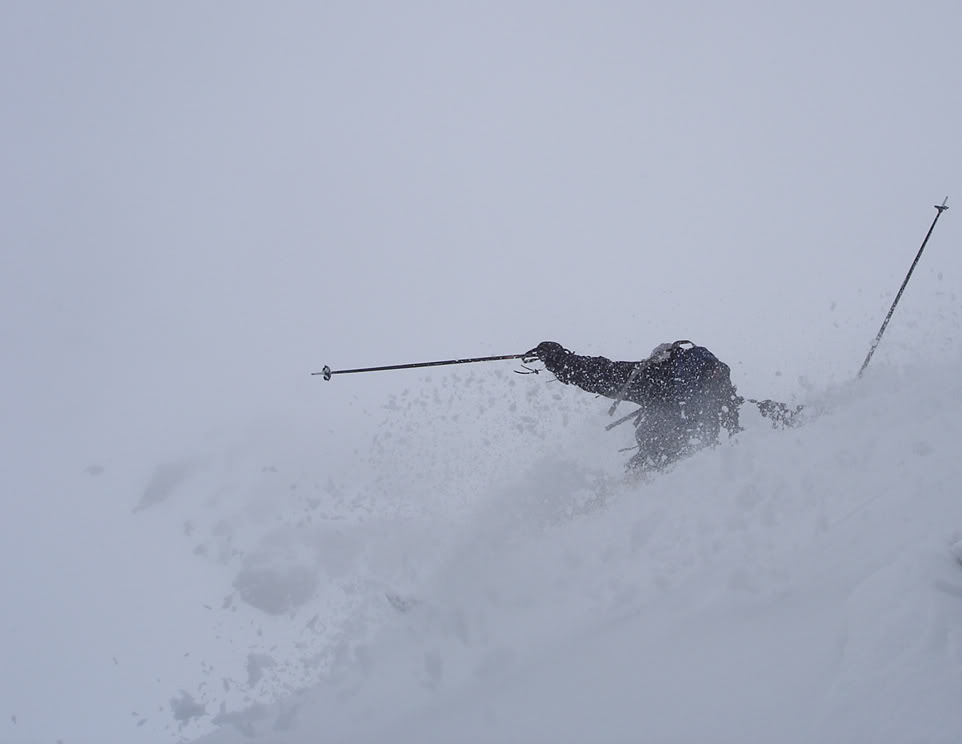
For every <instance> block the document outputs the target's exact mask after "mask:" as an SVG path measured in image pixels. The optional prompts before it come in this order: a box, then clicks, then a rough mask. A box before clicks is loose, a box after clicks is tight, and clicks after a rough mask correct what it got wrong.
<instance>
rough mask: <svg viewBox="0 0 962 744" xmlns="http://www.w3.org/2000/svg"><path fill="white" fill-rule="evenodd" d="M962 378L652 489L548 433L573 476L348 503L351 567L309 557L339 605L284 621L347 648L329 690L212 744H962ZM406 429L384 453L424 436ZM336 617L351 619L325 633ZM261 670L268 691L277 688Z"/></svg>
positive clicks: (344, 551) (946, 377)
mask: <svg viewBox="0 0 962 744" xmlns="http://www.w3.org/2000/svg"><path fill="white" fill-rule="evenodd" d="M958 372H959V367H958V365H947V366H943V367H940V368H937V369H935V370H922V369H917V368H916V369H908V370H903V371H898V370H894V369H883V370H877V371H876V372H875V373H873V374H871V375H870V376H869V377H868V378H867V379H865V380H863V381H862V382H860V383H858V384H856V383H852V384H850V385H847V386H843V387H842V388H840V389H836V390H834V391H831V392H829V393H826V394H824V395H822V396H821V397H820V398H819V399H816V400H814V401H812V403H813V406H812V407H813V408H814V409H816V410H817V413H816V414H815V415H811V416H810V420H809V421H808V422H807V423H806V424H805V426H803V427H801V428H798V429H794V430H788V431H775V430H772V429H770V428H768V427H767V426H766V425H765V422H763V421H761V420H760V419H757V417H750V416H749V417H746V418H747V419H749V421H748V422H747V423H750V424H751V426H750V427H749V428H747V429H746V431H745V432H743V433H742V434H741V435H740V436H739V438H738V441H737V442H734V443H731V444H728V445H725V446H721V447H718V448H716V449H714V450H712V451H706V452H702V453H700V454H699V455H697V456H696V457H694V458H692V459H691V460H689V461H687V462H685V463H683V464H682V465H680V466H678V467H677V468H676V469H675V470H674V471H672V472H670V473H668V474H667V475H665V476H663V477H659V478H655V479H652V480H650V481H647V482H626V481H624V480H623V479H621V478H619V477H617V474H616V471H614V470H610V471H601V470H599V469H597V468H592V467H589V466H587V465H585V464H584V462H579V451H578V450H579V444H578V443H579V442H581V445H580V449H581V450H584V449H585V448H586V446H587V448H588V449H590V448H591V447H592V446H595V445H597V444H598V441H597V440H599V439H601V437H600V435H592V434H586V430H585V429H583V428H581V427H576V431H574V432H571V431H566V430H565V429H564V428H563V427H560V426H559V427H557V428H554V426H553V424H552V423H551V422H546V419H545V417H544V416H542V417H541V418H538V419H536V420H539V421H541V425H542V426H543V427H544V432H549V431H550V432H551V433H553V434H555V435H557V437H558V438H559V439H560V440H563V441H564V443H565V446H567V447H570V450H569V451H567V452H559V451H555V452H550V453H549V452H544V453H542V454H541V455H540V456H539V457H538V459H536V460H534V461H530V462H528V464H527V465H521V466H519V469H518V470H516V471H514V470H511V469H510V468H506V470H507V471H509V472H502V473H501V476H502V477H500V478H495V477H494V476H491V475H490V474H489V476H488V477H489V478H492V480H491V481H489V482H488V484H487V486H484V485H483V484H479V485H478V486H477V487H469V486H467V485H466V484H464V485H463V487H462V489H461V491H460V493H458V492H457V491H455V490H451V489H446V490H444V491H443V492H437V491H426V490H424V489H418V488H417V487H416V483H417V481H418V478H417V477H413V476H412V480H411V481H410V483H409V485H408V486H401V485H400V484H402V483H404V479H403V478H398V480H397V483H398V484H399V485H398V488H397V489H396V490H395V491H394V492H393V494H392V496H393V498H392V501H391V505H390V507H387V505H382V506H380V507H376V506H374V505H373V504H369V506H370V508H371V510H372V511H373V512H376V511H378V509H382V510H383V509H384V508H392V509H399V510H401V507H402V505H403V506H404V507H405V508H408V509H412V510H414V509H415V508H416V506H417V505H418V502H419V501H425V502H427V503H422V504H421V505H422V506H424V507H426V508H424V509H423V510H422V511H420V512H419V513H416V514H407V515H405V516H396V517H394V518H386V517H384V516H383V514H382V515H374V514H371V515H364V516H362V517H360V518H358V514H357V511H356V510H355V509H354V508H353V507H352V506H351V502H350V501H348V502H343V501H342V502H341V503H342V509H343V511H342V512H340V513H337V512H335V513H331V514H328V516H327V520H328V521H329V522H330V523H331V524H338V523H340V525H341V529H340V530H338V531H332V532H330V533H329V535H328V536H333V535H338V536H339V537H338V538H337V539H339V540H340V541H341V543H340V544H339V545H336V546H335V547H333V548H330V549H328V548H326V547H325V544H326V539H325V533H324V531H323V530H321V531H318V530H317V529H316V528H312V529H306V531H304V532H303V533H301V536H300V538H298V539H300V540H301V542H302V544H304V545H314V546H315V547H316V549H317V551H318V557H317V559H316V561H315V564H314V565H315V571H316V574H317V576H318V577H319V582H320V583H322V584H323V583H325V582H334V585H333V586H332V585H331V584H330V583H328V584H327V585H326V586H323V587H322V586H319V587H318V588H317V589H316V591H315V592H314V594H313V595H312V598H311V600H309V601H308V602H307V603H306V604H305V606H304V607H300V608H297V609H290V608H289V609H288V610H286V622H287V624H288V625H289V626H290V627H300V626H302V625H303V624H304V622H305V620H306V619H307V618H308V615H309V614H310V615H313V619H312V620H311V622H314V623H325V624H326V627H327V630H326V631H325V633H324V638H325V642H324V643H323V644H319V646H318V647H315V648H314V649H313V651H312V652H317V651H318V650H319V648H320V647H321V646H325V645H326V649H325V650H326V651H328V652H330V654H331V655H330V657H329V658H328V659H327V661H325V662H324V663H323V664H320V665H319V667H318V668H317V672H318V674H317V678H318V679H317V681H316V683H315V682H310V683H306V684H303V685H301V686H297V685H293V687H298V689H296V690H292V691H291V692H290V693H289V694H282V695H280V696H279V697H278V698H277V700H276V701H274V702H273V703H268V704H257V705H255V706H252V707H250V708H248V709H247V710H246V711H245V710H236V711H232V712H225V713H224V714H221V715H220V716H218V717H216V718H215V720H216V721H217V722H220V723H221V724H223V727H222V728H221V730H219V731H218V732H216V733H213V734H211V735H209V736H207V737H204V738H202V739H201V740H200V741H202V742H204V743H205V744H233V743H235V742H242V741H249V737H250V736H251V735H254V736H264V737H265V740H269V741H271V742H285V743H289V744H301V743H302V742H303V743H306V742H316V741H318V740H319V739H318V737H319V736H320V737H321V739H320V740H332V741H370V742H379V741H391V742H399V741H411V742H415V741H417V742H429V741H438V742H442V741H479V742H481V741H519V742H522V741H551V742H564V741H572V742H574V741H585V740H593V741H637V740H638V738H639V736H643V737H644V738H645V740H651V741H679V742H687V741H706V740H710V741H715V742H728V741H731V742H736V741H737V742H741V741H780V742H792V741H798V742H807V741H823V742H835V741H837V742H843V741H845V742H851V741H866V742H868V741H873V742H904V741H926V742H943V741H944V742H950V741H952V742H954V741H958V740H959V738H960V737H962V706H960V705H959V700H962V566H960V557H959V554H960V552H962V551H960V545H962V500H960V499H959V498H958V496H959V487H958V485H957V484H958V483H960V482H962V464H960V463H959V461H958V458H957V456H956V452H957V431H958V426H959V424H958V421H959V420H960V419H959V416H960V413H962V411H960V401H962V384H960V383H959V382H958V380H959V379H960V375H959V374H958ZM482 387H483V386H482ZM465 389H466V390H470V388H465ZM473 398H474V396H472V395H470V394H468V393H465V394H464V395H462V396H461V404H462V405H463V406H464V409H465V411H466V410H468V409H470V408H471V407H472V405H473V402H474V400H473ZM574 400H575V399H574V398H572V399H571V402H572V404H574ZM567 404H568V401H567V400H566V401H565V405H567ZM595 405H596V406H597V405H599V404H598V402H595ZM407 410H408V411H413V410H416V407H415V408H409V409H407ZM542 413H543V412H542ZM394 415H395V416H396V418H394V419H393V424H391V425H389V426H388V427H387V431H386V432H384V434H385V435H386V434H389V433H391V434H393V433H394V432H396V431H397V430H399V429H403V428H405V427H406V426H413V427H414V428H417V427H418V425H419V423H420V422H418V421H417V420H416V417H414V418H411V417H406V416H405V415H403V414H397V413H396V412H395V414H394ZM452 415H453V414H452ZM410 416H413V413H412V414H410ZM587 417H588V418H589V419H591V418H592V414H590V413H588V414H587ZM522 429H523V427H522ZM435 434H436V432H435ZM523 435H524V436H530V435H531V433H530V432H527V431H524V434H523ZM389 438H393V436H392V437H389ZM425 438H427V439H431V435H427V434H426V435H425ZM585 438H586V439H585ZM506 439H508V440H512V439H513V438H512V437H510V436H507V435H506ZM442 441H443V439H434V440H433V443H434V444H433V446H435V447H438V448H440V449H442V450H443V449H444V448H445V447H450V448H452V449H456V448H457V446H460V445H458V444H457V443H454V442H450V441H448V442H447V443H446V444H442ZM409 446H410V447H412V448H415V449H418V448H423V447H424V446H426V443H425V442H424V441H421V442H416V441H413V440H412V441H411V442H410V444H409ZM403 451H404V450H403V447H402V448H401V450H400V451H398V452H395V455H397V456H399V457H400V456H401V455H402V454H403ZM508 451H509V450H508V449H507V448H506V449H505V450H503V451H500V450H499V449H498V445H495V444H492V445H490V446H489V447H488V448H482V449H479V450H475V451H474V458H473V459H474V461H475V462H477V461H479V460H480V461H485V460H487V459H488V458H494V457H496V456H497V455H498V454H507V453H508ZM580 454H581V456H582V457H581V459H587V458H585V457H584V452H583V451H582V452H581V453H580ZM522 459H523V458H522ZM409 462H410V466H411V468H412V470H413V471H418V470H420V469H421V467H423V465H424V462H423V461H419V462H416V461H413V460H412V461H409ZM444 464H445V466H446V467H450V468H452V469H455V470H456V469H458V468H466V467H468V466H469V463H467V462H464V461H457V460H454V461H451V460H447V461H445V463H444ZM490 465H491V463H487V464H486V465H485V464H483V463H482V464H479V465H478V468H479V470H484V469H485V468H486V467H490ZM437 475H439V474H438V473H435V476H437ZM408 487H410V488H413V490H407V489H408ZM452 502H453V503H452ZM363 511H364V510H362V512H363ZM296 532H297V531H296V530H293V531H292V530H291V529H290V528H287V529H285V530H284V531H283V532H282V533H276V534H275V535H272V537H271V539H270V540H268V542H274V541H277V542H278V543H282V544H285V545H290V544H291V543H292V542H294V539H295V535H296ZM280 534H283V535H285V537H284V539H280V538H279V537H278V535H280ZM334 542H335V543H336V542H337V541H336V540H335V541H334ZM332 564H333V565H334V566H335V567H334V570H331V567H332ZM305 565H306V564H305ZM325 575H326V579H324V578H321V577H324V576H325ZM281 583H282V584H283V583H284V580H283V579H282V580H281ZM394 589H396V590H398V592H399V594H398V595H397V596H393V597H392V599H391V600H389V599H388V597H386V596H385V593H386V592H388V593H390V592H391V591H392V590H394ZM338 593H340V594H341V597H342V598H341V606H340V612H339V613H330V614H328V615H327V616H325V615H324V614H323V613H320V614H317V613H315V608H316V603H318V602H319V601H321V598H322V597H323V598H326V599H325V600H324V601H329V602H333V601H334V600H333V599H332V597H333V596H334V595H335V594H338ZM401 598H405V601H404V602H401V601H400V600H401ZM408 599H410V601H407V600H408ZM322 653H323V652H322ZM252 660H257V661H252ZM251 664H253V668H254V669H256V670H257V673H256V674H254V673H251V679H249V680H248V681H249V682H251V681H254V682H256V680H255V679H254V678H255V677H256V676H259V675H260V674H263V675H265V676H267V675H270V674H272V673H274V672H276V671H277V670H276V668H275V667H274V665H273V659H272V658H271V657H262V656H259V655H256V654H255V655H251V656H249V657H248V667H249V669H250V668H251ZM302 681H304V682H306V679H305V680H302Z"/></svg>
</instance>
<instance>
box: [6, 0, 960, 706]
mask: <svg viewBox="0 0 962 744" xmlns="http://www.w3.org/2000/svg"><path fill="white" fill-rule="evenodd" d="M960 22H962V6H960V5H959V4H958V3H954V2H942V3H925V2H921V3H911V4H909V3H894V2H883V3H837V2H832V3H804V4H794V5H791V6H789V4H785V3H778V4H772V3H761V2H755V3H744V2H739V3H724V4H720V3H677V2H673V3H615V2H607V3H588V2H584V3H555V2H526V3H517V2H499V3H462V2H456V3H455V2H451V3H427V2H406V3H388V2H381V3H371V2H354V1H352V2H343V3H334V2H324V3H226V2H217V3H215V2H208V3H187V2H178V3H159V2H157V3H119V2H83V3H74V2H30V1H26V0H24V1H17V0H7V2H5V3H3V6H2V8H0V122H2V125H0V173H2V177H0V205H2V206H0V210H2V219H0V246H2V251H3V260H2V268H0V369H2V376H3V381H4V385H3V386H2V388H0V420H2V421H3V425H2V426H0V447H2V450H0V451H2V452H3V458H4V463H3V468H2V470H3V475H0V478H2V479H3V480H0V485H2V489H3V490H2V492H0V499H2V503H3V505H4V508H5V511H6V515H7V520H6V523H5V530H4V532H2V533H0V537H2V538H3V540H4V541H6V542H7V545H8V546H10V545H20V544H21V543H20V542H16V541H17V540H20V541H23V543H22V544H23V546H24V550H25V551H26V550H35V549H38V548H37V545H39V546H40V548H43V547H44V546H46V545H47V543H46V542H45V541H49V542H50V543H51V544H53V543H54V542H55V538H56V536H57V535H61V536H62V535H64V534H76V535H81V536H85V535H88V534H89V535H96V534H97V531H98V529H103V527H102V525H97V524H89V525H87V524H83V519H84V510H83V508H82V507H81V506H78V505H77V504H76V503H73V502H71V501H70V499H71V493H70V492H68V491H66V490H64V489H63V488H62V487H61V483H60V481H59V480H58V477H59V476H60V475H63V474H65V473H69V474H70V475H71V476H72V475H73V474H75V473H77V472H79V471H80V469H82V468H83V467H84V466H86V465H88V464H89V463H90V462H108V463H109V462H117V461H123V460H124V458H127V459H128V460H130V459H131V458H137V457H140V458H141V459H142V460H143V461H144V462H145V463H146V462H148V461H151V460H152V459H154V458H156V459H161V458H163V457H164V456H165V454H166V453H169V452H176V451H177V447H178V444H179V443H180V442H181V441H182V440H184V439H185V438H186V437H196V436H198V434H197V432H198V431H207V430H208V429H209V428H210V427H213V426H222V427H224V428H230V427H233V426H249V425H251V422H253V421H256V420H257V419H258V417H264V416H267V417H275V418H277V417H279V418H283V417H291V416H293V417H297V418H298V419H300V420H302V421H304V422H307V424H306V425H307V426H308V429H309V430H310V431H311V433H312V434H313V435H314V436H315V437H316V439H314V441H315V442H316V446H317V453H318V454H317V456H318V459H319V461H323V458H325V457H333V455H332V454H331V453H332V452H334V451H335V450H334V449H333V448H334V447H336V446H338V445H343V440H344V436H343V433H344V432H345V431H352V430H354V429H357V430H364V428H365V426H370V425H371V422H369V421H367V420H366V418H365V412H366V411H367V407H368V406H374V407H376V406H379V405H380V404H381V403H382V402H383V401H384V399H385V397H386V395H388V394H389V393H391V392H395V391H397V390H398V389H401V388H404V387H409V386H411V385H413V384H416V380H417V378H416V377H414V376H411V375H410V374H409V373H397V374H394V375H381V376H357V377H354V378H340V379H338V378H335V380H334V381H332V382H330V383H324V382H322V381H321V380H320V379H319V378H311V377H309V376H308V373H309V372H310V371H313V370H317V369H319V368H320V367H321V366H322V365H323V364H325V363H327V364H330V365H331V366H332V367H334V368H338V367H352V366H362V365H368V364H390V363H401V362H410V361H417V360H430V359H443V358H448V357H454V356H474V355H486V354H507V353H517V352H521V351H524V350H527V349H529V348H531V347H533V346H535V345H536V344H537V343H538V342H539V341H542V340H545V339H552V340H557V341H560V342H562V343H563V344H565V345H566V346H568V347H569V348H572V349H574V350H576V351H579V352H582V353H591V354H605V355H607V356H611V357H615V358H622V359H632V358H640V357H642V356H644V355H645V354H647V353H648V351H649V350H650V349H651V348H652V347H653V346H654V345H655V344H657V343H659V342H662V341H666V340H674V339H676V338H691V339H693V340H695V341H697V342H699V343H702V344H704V345H707V346H708V347H710V348H711V349H712V350H714V351H715V352H716V353H717V354H718V355H719V356H720V357H721V358H722V359H723V360H725V361H726V362H728V363H729V364H730V365H731V366H732V368H733V378H734V380H735V382H736V384H738V385H739V387H740V389H741V392H742V393H744V394H747V395H755V396H760V397H765V396H774V397H781V398H788V397H790V396H792V395H794V394H796V393H802V392H803V390H802V387H803V386H802V385H801V383H800V382H799V378H805V379H806V380H808V381H810V382H811V383H812V384H814V385H816V386H824V385H827V384H831V383H832V382H837V381H841V380H845V379H848V378H849V377H851V376H852V375H854V373H855V372H856V371H857V369H858V366H859V364H860V363H861V361H862V358H863V357H864V354H865V353H866V351H867V349H868V345H869V342H870V341H871V339H872V337H873V336H874V334H875V332H876V331H877V329H878V325H879V324H880V322H881V320H882V318H883V316H884V313H885V311H886V310H887V308H888V305H889V303H890V302H891V299H892V297H893V296H894V293H895V291H896V290H897V288H898V285H899V283H900V282H901V280H902V277H903V276H904V273H905V270H906V269H907V267H908V264H909V263H910V261H911V258H912V256H913V255H914V253H915V251H916V249H917V247H918V244H919V241H920V240H921V238H922V235H923V234H924V232H925V230H926V228H927V227H928V224H929V222H930V221H931V219H932V217H933V215H934V210H933V209H932V205H933V204H935V203H941V201H942V198H943V197H945V196H946V195H948V196H949V198H950V201H949V204H950V206H952V207H953V208H954V210H955V211H950V212H948V213H947V215H946V216H945V217H944V219H943V220H942V221H941V223H940V225H939V227H938V229H937V231H936V233H935V236H934V238H933V240H932V242H931V244H930V246H929V248H928V251H927V254H926V256H925V258H924V259H923V262H922V265H921V267H920V269H919V271H918V272H917V274H916V277H915V278H914V279H913V283H912V285H910V287H909V290H908V292H907V293H906V296H905V298H904V300H903V304H902V306H901V307H900V310H899V314H898V315H897V316H896V319H895V321H894V322H893V324H892V326H891V327H890V329H889V332H888V334H889V335H888V337H887V338H886V341H885V342H884V343H883V345H882V347H881V349H880V351H879V354H878V355H877V356H876V362H877V363H881V364H886V363H889V364H891V363H898V362H899V361H900V359H904V358H905V357H907V356H908V355H913V354H917V353H919V352H921V351H926V352H931V353H936V352H939V353H942V352H945V353H949V354H952V355H954V356H957V355H958V343H959V333H958V331H959V317H958V304H959V303H958V293H959V291H960V289H962V258H960V255H959V253H960V252H959V247H960V236H962V216H960V215H959V212H960V211H962V170H960V165H962V146H960V143H959V132H960V131H962V99H960V97H959V95H958V81H957V79H956V78H957V75H958V70H959V69H962V48H960V46H959V43H958V40H959V36H960V34H959V28H960ZM531 384H544V380H543V377H542V378H535V379H532V380H531ZM508 394H512V393H511V392H509V391H506V395H508ZM144 467H146V465H145V466H144ZM147 472H149V471H147ZM135 497H136V494H134V493H131V499H130V502H129V503H125V504H124V508H125V509H126V507H127V506H129V505H132V504H133V503H134V501H135ZM67 503H69V504H70V510H69V511H68V512H58V510H60V509H61V508H62V507H63V506H64V504H67ZM57 513H66V514H69V515H70V520H71V521H69V522H68V523H65V524H63V525H60V526H59V527H58V526H56V525H53V526H51V525H49V524H48V525H47V528H50V529H52V530H53V532H49V533H44V535H45V537H43V538H38V540H39V542H38V543H37V544H33V543H30V544H28V541H27V539H26V538H25V536H30V535H34V534H39V532H40V529H39V527H38V525H40V524H42V523H45V522H44V521H45V520H46V519H48V518H49V517H50V515H51V514H57ZM57 530H61V532H57ZM88 531H89V532H88ZM86 539H87V538H86V537H84V540H86ZM11 541H14V542H11ZM77 544H79V545H82V544H86V543H84V542H83V541H80V540H79V539H78V540H77ZM11 577H12V578H11ZM8 579H9V581H10V585H9V586H8V587H6V589H5V591H6V592H8V593H9V592H12V593H14V595H16V593H18V592H21V591H24V590H25V589H24V588H25V587H26V585H27V582H28V579H27V578H24V577H18V576H17V575H16V574H9V575H8ZM0 712H2V711H0Z"/></svg>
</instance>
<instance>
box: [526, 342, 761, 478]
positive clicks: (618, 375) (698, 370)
mask: <svg viewBox="0 0 962 744" xmlns="http://www.w3.org/2000/svg"><path fill="white" fill-rule="evenodd" d="M531 356H532V357H536V358H537V359H540V360H541V362H543V363H544V366H545V367H546V368H547V369H548V370H549V371H550V372H552V373H553V374H554V375H555V376H556V377H557V378H558V380H560V381H561V382H563V383H565V384H566V385H576V386H578V387H579V388H581V389H582V390H586V391H587V392H589V393H597V394H599V395H604V396H605V397H608V398H614V399H615V400H616V401H621V400H625V401H629V402H631V403H636V404H637V405H639V406H641V408H640V409H639V410H638V411H637V415H636V416H634V423H635V437H636V439H637V441H638V452H637V454H635V455H634V456H633V457H632V458H631V460H630V461H629V462H628V468H629V469H630V470H636V471H641V472H648V471H659V470H663V469H664V468H666V467H667V466H668V465H671V464H672V463H674V462H676V461H678V460H680V459H682V458H684V457H687V456H688V455H691V454H693V453H694V452H696V451H698V450H699V449H701V448H703V447H706V446H710V445H714V444H717V443H718V441H719V436H720V434H721V431H722V429H725V430H726V431H727V432H728V435H729V436H731V435H732V434H735V433H736V432H737V431H739V425H738V409H739V407H740V406H741V404H742V402H743V401H744V399H743V398H741V397H740V396H739V395H738V392H737V391H736V389H735V386H734V385H733V384H732V381H731V370H730V369H729V367H728V365H727V364H725V363H724V362H722V361H721V360H719V359H718V358H717V357H716V356H715V355H714V354H712V353H711V352H710V351H709V350H708V349H706V348H705V347H704V346H697V345H695V344H693V343H692V342H691V341H676V342H675V343H673V344H661V345H660V346H658V347H657V348H656V349H655V350H654V351H653V352H652V354H651V356H649V357H648V358H647V359H644V360H642V361H640V362H613V361H611V360H610V359H606V358H605V357H589V356H581V355H578V354H574V353H572V352H571V351H568V350H567V349H565V348H564V347H563V346H561V344H559V343H556V342H554V341H544V342H542V343H541V344H539V345H538V346H537V347H536V348H535V349H532V351H531ZM613 410H614V406H612V412H613Z"/></svg>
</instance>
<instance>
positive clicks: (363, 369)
mask: <svg viewBox="0 0 962 744" xmlns="http://www.w3.org/2000/svg"><path fill="white" fill-rule="evenodd" d="M530 357H531V352H530V351H529V352H526V353H524V354H505V355H504V356H489V357H475V358H473V359H445V360H444V361H441V362H415V363H414V364H389V365H387V366H384V367H360V368H358V369H331V368H330V367H328V366H327V365H326V364H325V365H324V368H323V369H322V370H321V371H320V372H311V375H312V376H313V375H322V376H323V377H324V379H325V380H330V379H331V377H332V376H333V375H350V374H354V373H355V372H386V371H388V370H392V369H415V368H417V367H441V366H444V365H447V364H471V363H473V362H499V361H501V360H504V359H525V358H530Z"/></svg>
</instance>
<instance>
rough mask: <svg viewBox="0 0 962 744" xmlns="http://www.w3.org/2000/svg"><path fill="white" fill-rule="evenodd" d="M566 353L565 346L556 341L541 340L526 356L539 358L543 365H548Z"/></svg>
mask: <svg viewBox="0 0 962 744" xmlns="http://www.w3.org/2000/svg"><path fill="white" fill-rule="evenodd" d="M566 353H567V352H566V351H565V348H564V347H563V346H562V345H561V344H559V343H557V342H556V341H542V342H541V343H540V344H538V345H537V346H536V347H534V348H533V349H532V350H531V351H529V352H528V354H527V356H529V357H531V358H532V359H540V360H541V361H542V362H544V364H545V366H547V367H550V366H551V364H552V362H555V361H557V360H559V359H560V358H561V357H563V356H564V355H565V354H566Z"/></svg>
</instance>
